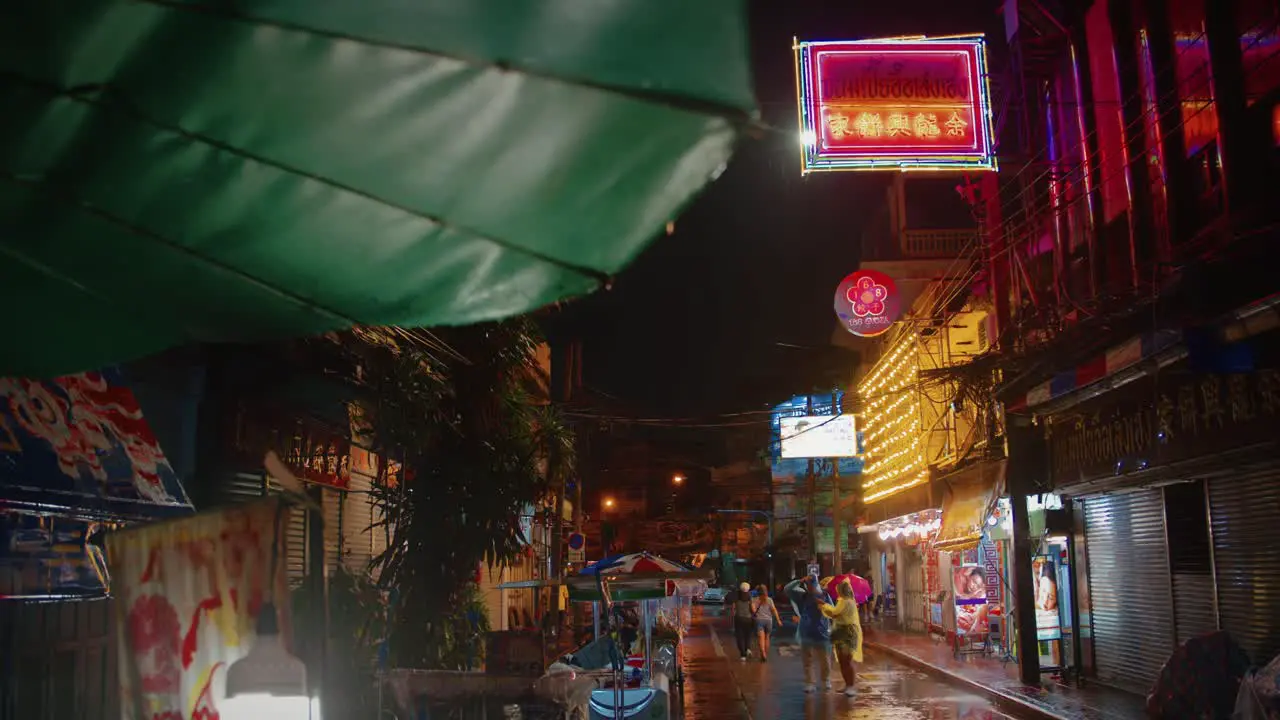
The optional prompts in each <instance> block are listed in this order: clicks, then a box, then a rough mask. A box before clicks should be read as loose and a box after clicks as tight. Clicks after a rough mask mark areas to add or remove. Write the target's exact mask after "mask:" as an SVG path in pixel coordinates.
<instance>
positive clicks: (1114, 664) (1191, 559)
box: [1037, 333, 1280, 692]
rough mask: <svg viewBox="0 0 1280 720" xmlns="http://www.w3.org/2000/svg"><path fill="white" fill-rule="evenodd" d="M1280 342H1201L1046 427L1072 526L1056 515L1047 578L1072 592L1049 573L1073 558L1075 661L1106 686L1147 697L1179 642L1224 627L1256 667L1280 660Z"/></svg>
mask: <svg viewBox="0 0 1280 720" xmlns="http://www.w3.org/2000/svg"><path fill="white" fill-rule="evenodd" d="M1272 335H1274V333H1271V334H1269V335H1263V336H1258V337H1254V338H1252V340H1251V341H1249V343H1248V344H1247V346H1246V345H1245V344H1244V343H1239V344H1236V345H1230V344H1228V345H1217V346H1214V347H1212V348H1211V349H1209V350H1205V349H1203V348H1199V347H1198V346H1197V345H1194V344H1191V345H1189V347H1188V350H1189V351H1188V352H1183V353H1182V357H1181V358H1180V359H1176V360H1175V361H1173V362H1171V363H1169V364H1167V365H1166V366H1165V367H1163V368H1162V369H1160V370H1158V372H1156V373H1155V374H1148V375H1145V376H1143V377H1140V378H1138V379H1135V380H1133V381H1132V382H1129V383H1127V384H1125V385H1123V386H1121V387H1118V388H1116V389H1114V390H1110V391H1108V392H1106V393H1103V394H1100V395H1098V396H1096V397H1094V398H1091V399H1089V400H1086V401H1083V402H1080V403H1077V404H1075V405H1073V406H1071V407H1070V408H1069V409H1064V410H1060V411H1057V412H1055V413H1054V414H1052V415H1049V416H1048V417H1047V418H1046V421H1047V422H1046V423H1045V432H1046V435H1047V439H1048V447H1049V456H1050V457H1049V465H1050V473H1051V476H1052V479H1053V484H1054V486H1055V490H1056V491H1057V492H1058V493H1060V494H1061V495H1062V496H1063V497H1064V498H1069V499H1068V500H1065V501H1064V502H1065V506H1064V513H1063V514H1067V515H1069V516H1070V522H1069V524H1068V527H1067V528H1066V529H1065V532H1064V531H1063V528H1062V523H1061V522H1056V521H1055V516H1056V514H1055V513H1054V512H1053V511H1049V512H1048V513H1047V517H1048V520H1049V525H1050V527H1049V528H1048V531H1047V532H1045V538H1046V540H1045V543H1044V544H1043V548H1044V552H1043V555H1042V556H1037V559H1040V558H1041V557H1043V558H1044V559H1043V560H1042V564H1041V566H1040V568H1039V570H1040V571H1041V572H1040V573H1038V574H1037V578H1039V577H1040V574H1043V575H1044V576H1045V577H1046V578H1047V577H1054V578H1056V579H1057V581H1058V586H1059V587H1060V588H1066V587H1069V586H1070V585H1071V583H1070V582H1064V581H1070V580H1071V579H1073V578H1072V575H1071V573H1063V571H1062V569H1061V567H1050V566H1049V563H1052V562H1055V561H1057V562H1060V563H1061V562H1066V563H1068V564H1070V562H1071V561H1074V562H1075V563H1076V573H1075V575H1074V579H1075V580H1076V583H1077V586H1078V587H1079V588H1080V592H1079V593H1078V597H1077V598H1075V602H1076V603H1077V607H1078V617H1079V626H1080V630H1081V632H1080V633H1079V634H1080V641H1081V642H1080V648H1079V651H1078V652H1079V656H1080V662H1081V664H1082V666H1083V667H1084V669H1085V670H1087V671H1089V672H1091V673H1092V674H1094V675H1096V677H1097V678H1099V679H1101V680H1103V681H1105V682H1108V683H1111V684H1114V685H1117V686H1121V687H1127V688H1131V689H1134V690H1137V691H1142V692H1145V691H1146V690H1147V689H1148V688H1149V687H1150V686H1151V684H1152V682H1153V681H1154V679H1155V677H1156V676H1157V674H1158V673H1159V671H1160V669H1161V667H1162V666H1163V664H1164V663H1165V661H1166V660H1167V659H1168V657H1169V656H1170V655H1171V654H1172V653H1173V651H1174V650H1175V649H1176V648H1177V646H1178V645H1179V644H1180V643H1183V642H1185V641H1186V640H1188V639H1190V638H1192V637H1195V636H1197V635H1200V634H1202V633H1205V632H1209V631H1213V630H1217V629H1222V630H1226V631H1228V632H1229V633H1230V634H1231V636H1232V638H1233V639H1234V640H1235V641H1236V642H1237V643H1239V644H1240V645H1241V647H1242V648H1243V649H1244V650H1245V651H1246V652H1247V653H1248V654H1249V657H1250V659H1251V660H1252V661H1253V662H1254V663H1256V664H1259V665H1262V664H1265V663H1267V662H1268V661H1270V660H1271V659H1272V658H1273V657H1274V656H1275V655H1276V654H1277V653H1280V635H1278V634H1277V633H1276V631H1275V627H1276V624H1275V618H1277V617H1280V561H1278V560H1280V558H1277V555H1276V551H1275V548H1277V547H1280V522H1277V521H1276V518H1277V517H1278V516H1280V454H1278V452H1280V447H1278V446H1277V441H1276V437H1277V433H1276V429H1277V423H1278V422H1280V371H1277V370H1275V369H1273V368H1274V365H1275V362H1274V360H1275V359H1276V358H1277V356H1278V355H1280V354H1278V353H1277V348H1278V346H1280V343H1278V342H1277V339H1276V338H1275V337H1272ZM1055 525H1057V527H1055ZM1073 539H1075V540H1076V541H1077V543H1078V547H1077V548H1075V551H1074V552H1071V550H1072V548H1071V547H1070V546H1071V543H1072V540H1073ZM1069 599H1070V598H1068V600H1069ZM1039 600H1040V593H1039V592H1037V609H1038V610H1039V605H1040V604H1039ZM1059 605H1060V606H1061V605H1062V598H1061V597H1059ZM1038 614H1039V612H1038ZM1062 630H1063V635H1064V637H1066V636H1067V635H1066V634H1067V633H1069V632H1070V628H1068V627H1063V628H1062Z"/></svg>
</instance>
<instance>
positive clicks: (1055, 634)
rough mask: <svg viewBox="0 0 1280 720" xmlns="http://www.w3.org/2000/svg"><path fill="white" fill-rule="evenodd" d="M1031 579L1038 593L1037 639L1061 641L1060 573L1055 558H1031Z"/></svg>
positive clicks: (1044, 556) (1041, 556)
mask: <svg viewBox="0 0 1280 720" xmlns="http://www.w3.org/2000/svg"><path fill="white" fill-rule="evenodd" d="M1031 577H1032V578H1033V579H1034V580H1035V592H1036V639H1037V640H1061V639H1062V626H1061V623H1060V621H1059V613H1058V579H1057V578H1058V572H1057V567H1056V564H1055V563H1054V562H1053V558H1052V557H1051V556H1049V555H1037V556H1035V557H1033V558H1031Z"/></svg>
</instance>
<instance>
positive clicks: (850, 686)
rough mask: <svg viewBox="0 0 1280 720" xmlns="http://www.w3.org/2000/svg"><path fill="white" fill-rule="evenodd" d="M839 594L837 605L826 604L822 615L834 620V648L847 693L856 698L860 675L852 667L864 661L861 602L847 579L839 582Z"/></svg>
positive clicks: (832, 634)
mask: <svg viewBox="0 0 1280 720" xmlns="http://www.w3.org/2000/svg"><path fill="white" fill-rule="evenodd" d="M836 594H837V596H838V599H837V600H836V604H835V605H830V604H824V605H823V606H822V614H823V615H825V616H827V617H829V618H831V620H832V627H831V644H832V645H833V646H835V650H836V661H837V662H838V663H839V664H840V676H841V677H842V678H844V694H845V695H847V696H848V697H853V696H854V695H856V694H858V691H857V689H856V684H857V679H858V675H857V671H856V670H854V667H853V664H854V663H855V662H862V622H861V620H860V618H859V617H858V602H857V600H855V599H854V597H853V585H850V584H849V581H848V580H842V581H840V585H839V587H838V588H836Z"/></svg>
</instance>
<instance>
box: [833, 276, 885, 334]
mask: <svg viewBox="0 0 1280 720" xmlns="http://www.w3.org/2000/svg"><path fill="white" fill-rule="evenodd" d="M835 307H836V316H837V317H839V318H840V324H842V325H844V328H845V329H846V330H848V331H849V332H851V333H853V334H854V335H857V336H858V337H875V336H877V335H879V334H881V333H883V332H884V331H886V330H888V329H889V328H890V326H892V325H893V322H894V321H895V320H897V319H898V313H899V312H900V311H901V309H902V299H901V297H900V296H899V295H898V287H897V286H896V285H895V284H894V282H893V278H891V277H889V276H888V275H885V274H884V273H882V272H880V271H879V270H859V271H857V272H855V273H853V274H852V275H850V276H849V277H846V278H845V279H844V281H843V282H841V283H840V285H839V286H838V287H836V302H835Z"/></svg>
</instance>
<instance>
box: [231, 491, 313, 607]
mask: <svg viewBox="0 0 1280 720" xmlns="http://www.w3.org/2000/svg"><path fill="white" fill-rule="evenodd" d="M283 492H284V490H283V488H282V487H281V486H280V485H279V484H278V483H276V482H275V481H273V480H270V479H269V478H267V477H266V476H265V475H260V474H256V473H234V474H232V475H230V476H228V477H227V478H226V479H225V480H224V481H223V483H222V487H221V488H220V491H219V497H218V499H219V501H220V502H223V503H242V502H253V501H254V500H261V499H262V498H264V497H268V496H270V495H279V494H281V493H283ZM285 512H286V513H288V517H287V519H286V525H285V531H284V536H285V556H284V562H285V572H286V574H287V575H288V578H289V584H290V585H293V586H297V585H299V584H301V583H302V580H303V579H304V578H305V577H306V576H307V510H306V508H304V507H302V506H300V505H293V506H290V507H289V508H288V509H287V510H286V511H285Z"/></svg>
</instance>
